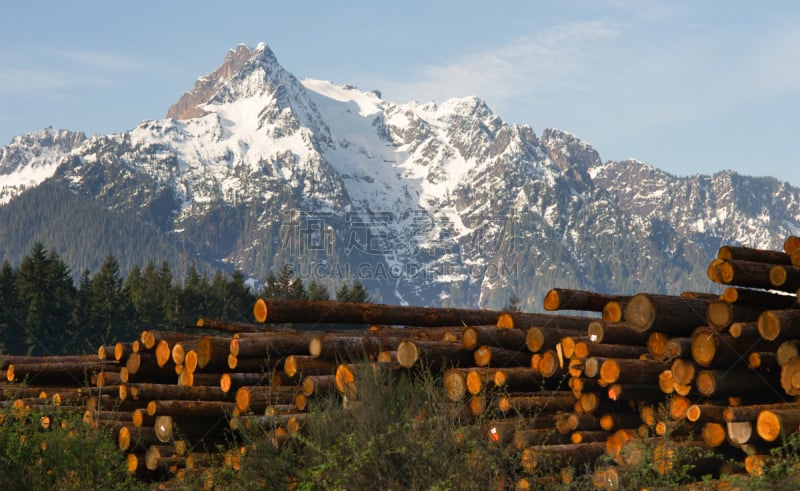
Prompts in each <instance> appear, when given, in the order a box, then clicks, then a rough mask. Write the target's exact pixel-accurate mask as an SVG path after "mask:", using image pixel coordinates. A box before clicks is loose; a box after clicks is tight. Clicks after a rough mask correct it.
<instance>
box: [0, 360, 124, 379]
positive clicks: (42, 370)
mask: <svg viewBox="0 0 800 491" xmlns="http://www.w3.org/2000/svg"><path fill="white" fill-rule="evenodd" d="M107 366H108V362H107V361H100V360H97V357H95V356H92V361H68V362H62V361H56V360H51V361H48V362H44V363H10V364H9V365H8V366H7V367H6V381H7V382H26V383H27V384H29V385H77V386H86V385H90V380H91V377H92V375H94V374H96V373H98V372H100V371H102V370H103V369H104V368H105V367H107Z"/></svg>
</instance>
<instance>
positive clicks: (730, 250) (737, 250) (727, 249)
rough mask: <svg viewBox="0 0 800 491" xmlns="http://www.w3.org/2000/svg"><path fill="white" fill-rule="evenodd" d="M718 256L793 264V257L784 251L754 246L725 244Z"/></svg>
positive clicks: (727, 258)
mask: <svg viewBox="0 0 800 491" xmlns="http://www.w3.org/2000/svg"><path fill="white" fill-rule="evenodd" d="M717 257H718V258H720V259H725V260H731V259H735V260H742V261H752V262H758V263H767V264H783V265H785V266H791V264H792V258H791V256H789V254H787V253H786V252H784V251H773V250H769V249H756V248H753V247H742V246H731V245H724V246H722V247H720V248H719V250H718V251H717Z"/></svg>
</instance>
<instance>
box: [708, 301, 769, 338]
mask: <svg viewBox="0 0 800 491" xmlns="http://www.w3.org/2000/svg"><path fill="white" fill-rule="evenodd" d="M762 312H764V309H763V308H762V307H759V306H755V305H748V304H739V303H728V302H726V301H725V300H715V301H713V302H711V303H709V304H708V310H707V311H706V320H707V321H708V324H709V325H710V326H711V327H713V328H714V329H716V330H717V331H724V330H725V329H726V328H727V327H728V326H730V325H731V324H732V323H734V322H751V321H755V320H758V316H759V315H761V313H762Z"/></svg>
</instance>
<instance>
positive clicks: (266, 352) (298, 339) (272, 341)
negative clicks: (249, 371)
mask: <svg viewBox="0 0 800 491" xmlns="http://www.w3.org/2000/svg"><path fill="white" fill-rule="evenodd" d="M317 335H319V333H315V332H301V331H289V332H271V333H264V334H259V335H258V336H255V335H253V336H242V337H239V338H233V339H231V341H230V348H229V349H230V352H231V354H233V355H235V356H238V357H242V358H251V357H252V358H258V357H262V358H263V357H267V356H269V357H271V358H282V357H285V356H288V355H308V354H309V352H308V343H309V342H310V341H311V339H312V338H313V337H314V336H317Z"/></svg>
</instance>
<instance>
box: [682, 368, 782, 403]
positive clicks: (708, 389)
mask: <svg viewBox="0 0 800 491" xmlns="http://www.w3.org/2000/svg"><path fill="white" fill-rule="evenodd" d="M775 385H777V383H776V381H771V380H769V379H765V378H764V377H763V375H761V374H758V373H756V372H753V371H752V370H749V369H746V368H742V369H729V370H701V371H700V372H698V374H697V377H696V380H695V386H696V387H697V391H698V392H700V394H702V395H704V396H706V397H712V396H713V397H727V396H730V395H736V394H741V393H742V392H748V391H762V390H771V389H772V387H773V386H775Z"/></svg>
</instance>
